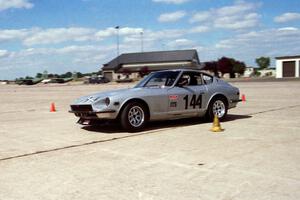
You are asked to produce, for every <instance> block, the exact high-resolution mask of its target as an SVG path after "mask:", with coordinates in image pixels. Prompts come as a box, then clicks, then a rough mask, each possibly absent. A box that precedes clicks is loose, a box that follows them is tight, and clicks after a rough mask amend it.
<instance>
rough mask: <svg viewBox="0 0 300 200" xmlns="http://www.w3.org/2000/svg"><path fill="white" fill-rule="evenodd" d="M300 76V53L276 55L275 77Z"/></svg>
mask: <svg viewBox="0 0 300 200" xmlns="http://www.w3.org/2000/svg"><path fill="white" fill-rule="evenodd" d="M285 77H300V55H297V56H282V57H276V78H285Z"/></svg>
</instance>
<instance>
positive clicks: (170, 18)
mask: <svg viewBox="0 0 300 200" xmlns="http://www.w3.org/2000/svg"><path fill="white" fill-rule="evenodd" d="M185 15H186V12H185V11H176V12H171V13H164V14H161V15H160V16H159V17H158V21H159V22H176V21H178V20H180V19H181V18H183V17H184V16H185Z"/></svg>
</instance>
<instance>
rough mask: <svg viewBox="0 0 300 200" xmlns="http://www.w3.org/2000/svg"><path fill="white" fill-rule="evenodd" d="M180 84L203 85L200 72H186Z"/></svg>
mask: <svg viewBox="0 0 300 200" xmlns="http://www.w3.org/2000/svg"><path fill="white" fill-rule="evenodd" d="M178 84H179V85H185V86H196V85H202V78H201V74H200V73H199V72H184V73H183V74H182V76H181V78H180V79H179V82H178Z"/></svg>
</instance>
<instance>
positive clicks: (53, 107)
mask: <svg viewBox="0 0 300 200" xmlns="http://www.w3.org/2000/svg"><path fill="white" fill-rule="evenodd" d="M50 112H56V109H55V104H54V103H51V106H50Z"/></svg>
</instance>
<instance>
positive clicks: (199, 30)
mask: <svg viewBox="0 0 300 200" xmlns="http://www.w3.org/2000/svg"><path fill="white" fill-rule="evenodd" d="M209 30H210V29H209V27H207V26H195V27H193V28H191V29H189V30H188V33H204V32H207V31H209Z"/></svg>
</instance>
